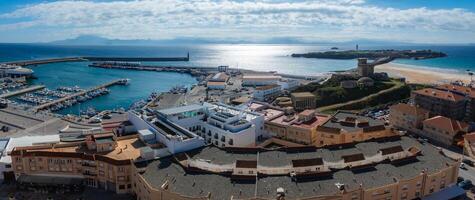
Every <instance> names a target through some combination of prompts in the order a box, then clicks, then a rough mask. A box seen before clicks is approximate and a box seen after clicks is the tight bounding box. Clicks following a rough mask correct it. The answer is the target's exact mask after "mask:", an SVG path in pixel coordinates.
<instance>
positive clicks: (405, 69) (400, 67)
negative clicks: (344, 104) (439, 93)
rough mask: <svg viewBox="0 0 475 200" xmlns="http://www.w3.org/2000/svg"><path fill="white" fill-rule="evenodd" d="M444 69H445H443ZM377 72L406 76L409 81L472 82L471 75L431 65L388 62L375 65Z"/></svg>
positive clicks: (393, 75) (427, 82)
mask: <svg viewBox="0 0 475 200" xmlns="http://www.w3.org/2000/svg"><path fill="white" fill-rule="evenodd" d="M442 70H443V69H442ZM374 71H375V72H386V73H388V75H389V76H390V77H404V78H406V82H408V83H419V84H443V83H450V82H454V81H460V80H461V81H463V82H464V83H469V82H470V76H469V75H467V74H463V73H457V72H455V71H449V70H447V71H437V68H434V69H432V70H431V68H429V67H426V68H424V67H419V66H414V65H404V64H396V63H387V64H382V65H378V66H375V69H374Z"/></svg>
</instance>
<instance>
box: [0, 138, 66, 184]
mask: <svg viewBox="0 0 475 200" xmlns="http://www.w3.org/2000/svg"><path fill="white" fill-rule="evenodd" d="M58 142H60V138H59V135H42V136H24V137H18V138H4V139H0V150H1V158H0V182H3V181H4V180H5V179H11V178H13V179H14V178H15V177H14V174H13V169H12V157H11V156H10V153H11V152H12V150H13V148H15V147H26V146H33V145H44V144H55V143H58Z"/></svg>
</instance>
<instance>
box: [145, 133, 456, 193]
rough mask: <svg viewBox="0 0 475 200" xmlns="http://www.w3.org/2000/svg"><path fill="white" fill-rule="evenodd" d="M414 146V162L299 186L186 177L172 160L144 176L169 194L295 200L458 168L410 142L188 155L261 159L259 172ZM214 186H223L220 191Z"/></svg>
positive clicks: (275, 180) (229, 160)
mask: <svg viewBox="0 0 475 200" xmlns="http://www.w3.org/2000/svg"><path fill="white" fill-rule="evenodd" d="M398 146H400V147H398ZM410 147H417V148H419V149H421V154H420V155H419V156H417V159H416V160H415V161H413V162H408V163H403V164H397V165H396V164H390V163H386V162H383V163H379V164H376V165H375V166H374V167H372V168H370V169H368V170H363V171H351V170H348V169H342V170H337V171H333V172H332V173H331V174H330V175H328V176H323V177H318V178H316V179H312V180H307V181H295V180H292V179H291V178H290V177H289V176H267V177H266V176H263V177H259V178H258V179H257V182H256V181H250V182H249V181H246V182H245V183H244V182H241V181H233V180H231V178H230V177H228V176H226V175H218V174H211V173H205V172H203V173H198V172H194V173H190V172H187V171H186V170H184V169H183V168H182V167H181V166H180V165H179V164H176V163H175V162H172V161H171V160H172V159H171V158H164V159H161V160H156V161H154V162H152V163H149V164H148V165H147V166H146V168H145V172H144V173H143V174H142V176H143V177H144V178H145V179H146V180H147V182H149V183H150V184H151V185H152V186H153V187H155V188H160V187H161V186H162V184H163V183H164V182H165V181H166V180H169V181H168V183H169V186H168V190H170V191H172V192H176V193H181V194H185V195H188V196H194V197H202V196H206V195H207V194H208V193H210V194H211V199H229V198H230V197H231V196H233V197H234V198H250V197H262V198H274V197H275V194H276V193H275V192H276V190H277V188H279V187H282V188H284V189H285V191H286V197H287V198H288V199H295V198H304V197H310V196H318V195H331V194H335V193H336V192H338V188H337V187H336V186H335V183H342V184H345V186H346V188H348V189H349V190H353V189H356V188H358V187H359V185H360V184H362V185H363V187H364V188H373V187H378V186H381V185H386V184H390V183H393V182H395V181H396V180H397V179H400V180H402V179H409V178H413V177H414V176H416V175H418V174H420V173H421V171H422V170H423V169H426V168H427V169H428V172H429V173H433V172H436V171H438V170H440V169H442V168H445V167H446V164H447V163H449V164H452V163H455V161H453V160H451V159H449V158H448V157H445V156H444V155H442V154H441V153H439V151H438V150H437V149H436V148H434V147H432V146H431V145H429V144H420V143H419V142H417V141H416V140H414V139H412V138H409V137H401V138H400V139H393V140H391V141H384V142H363V143H359V144H356V145H355V146H353V147H348V148H343V149H335V150H330V149H325V148H322V149H316V150H313V151H308V150H306V151H304V150H302V151H300V152H298V151H297V152H295V151H294V152H286V151H262V152H259V153H258V152H255V151H254V152H252V151H251V152H240V153H232V152H226V151H224V150H221V149H218V148H215V147H205V148H202V149H199V150H195V151H192V152H188V153H187V154H188V156H190V158H191V159H198V160H203V161H206V162H207V163H209V165H214V164H217V165H224V166H231V165H232V166H234V164H235V163H236V161H237V160H257V161H258V168H259V167H263V166H291V165H292V164H294V165H295V164H297V165H299V166H303V165H305V163H317V164H318V163H320V164H321V162H323V161H324V162H332V161H333V162H335V161H338V160H341V159H342V156H345V155H354V154H362V155H364V157H371V156H374V155H375V154H377V153H378V151H381V152H383V153H385V154H388V153H397V152H399V150H400V149H401V148H402V149H408V148H410ZM319 158H321V159H319ZM296 160H300V161H296ZM307 161H308V162H307ZM171 180H173V181H171ZM216 185H219V186H220V187H216Z"/></svg>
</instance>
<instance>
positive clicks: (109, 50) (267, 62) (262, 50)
mask: <svg viewBox="0 0 475 200" xmlns="http://www.w3.org/2000/svg"><path fill="white" fill-rule="evenodd" d="M332 47H333V46H329V45H297V44H296V45H288V44H285V45H283V44H210V45H205V44H203V45H177V46H168V45H165V46H67V45H49V44H0V62H6V61H15V60H32V59H45V58H57V57H69V56H144V57H146V56H150V57H152V56H156V57H161V56H163V57H166V56H186V55H187V53H190V61H189V62H150V63H149V64H153V65H161V66H190V67H217V66H220V65H228V66H230V67H233V68H242V69H249V70H256V71H278V72H280V73H285V74H292V75H319V74H322V73H327V72H332V71H340V70H348V69H352V68H354V67H356V61H355V60H354V59H349V60H332V59H312V58H293V57H291V56H290V55H291V54H292V53H307V52H319V51H330V50H331V48H332ZM336 47H338V48H339V50H349V49H354V48H355V47H354V46H336ZM359 49H369V50H372V49H397V50H403V49H414V50H423V49H431V50H434V51H441V52H444V53H446V54H447V55H448V56H447V57H444V58H435V59H425V60H412V59H397V60H395V61H393V63H397V64H404V65H405V66H408V67H418V68H424V69H425V68H434V70H436V71H447V72H452V73H455V72H459V73H463V72H465V71H466V70H467V69H470V70H472V71H475V46H472V45H467V46H446V45H418V46H411V45H400V46H380V45H369V46H361V45H360V47H359Z"/></svg>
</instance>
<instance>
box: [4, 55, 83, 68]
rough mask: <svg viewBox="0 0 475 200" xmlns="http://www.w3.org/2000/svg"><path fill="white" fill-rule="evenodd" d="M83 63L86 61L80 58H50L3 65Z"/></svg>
mask: <svg viewBox="0 0 475 200" xmlns="http://www.w3.org/2000/svg"><path fill="white" fill-rule="evenodd" d="M83 61H86V60H84V59H83V58H81V57H68V58H51V59H41V60H24V61H13V62H5V63H3V64H7V65H18V66H30V65H42V64H50V63H62V62H83Z"/></svg>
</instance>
